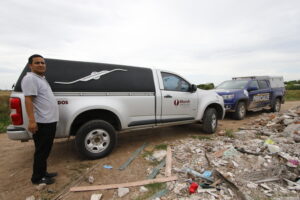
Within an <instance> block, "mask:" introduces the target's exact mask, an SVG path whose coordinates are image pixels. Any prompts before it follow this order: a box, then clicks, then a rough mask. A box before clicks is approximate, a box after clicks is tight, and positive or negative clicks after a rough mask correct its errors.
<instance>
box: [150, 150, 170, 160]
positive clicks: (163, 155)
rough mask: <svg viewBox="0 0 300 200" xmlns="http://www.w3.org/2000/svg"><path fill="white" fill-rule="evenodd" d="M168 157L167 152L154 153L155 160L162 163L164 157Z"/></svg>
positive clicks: (158, 151)
mask: <svg viewBox="0 0 300 200" xmlns="http://www.w3.org/2000/svg"><path fill="white" fill-rule="evenodd" d="M166 155H167V151H166V150H157V151H154V152H153V155H152V156H153V157H154V159H155V160H157V161H159V162H160V161H162V160H163V159H164V157H165V156H166Z"/></svg>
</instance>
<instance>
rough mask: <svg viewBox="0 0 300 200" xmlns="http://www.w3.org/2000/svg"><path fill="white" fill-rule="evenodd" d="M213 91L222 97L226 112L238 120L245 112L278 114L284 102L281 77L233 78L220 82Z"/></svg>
mask: <svg viewBox="0 0 300 200" xmlns="http://www.w3.org/2000/svg"><path fill="white" fill-rule="evenodd" d="M215 91H216V92H217V93H218V94H219V95H221V96H222V97H223V99H224V105H225V109H226V111H227V112H232V113H233V118H235V119H238V120H240V119H243V118H244V117H245V116H246V112H247V111H259V110H262V109H269V110H271V111H272V112H279V111H280V108H281V104H282V103H284V100H285V98H284V97H285V88H284V82H283V77H278V76H252V77H235V78H232V80H228V81H224V82H222V83H221V84H220V85H218V86H217V87H216V88H215Z"/></svg>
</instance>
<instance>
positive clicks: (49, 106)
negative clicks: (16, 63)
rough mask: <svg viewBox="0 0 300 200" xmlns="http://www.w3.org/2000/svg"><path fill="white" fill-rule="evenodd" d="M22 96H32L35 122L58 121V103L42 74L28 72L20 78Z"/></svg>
mask: <svg viewBox="0 0 300 200" xmlns="http://www.w3.org/2000/svg"><path fill="white" fill-rule="evenodd" d="M21 87H22V91H23V94H24V96H34V98H33V106H34V117H35V121H36V122H37V123H52V122H57V121H58V105H57V101H56V99H55V97H54V95H53V92H52V90H51V87H50V85H49V83H48V82H47V80H46V79H45V77H44V76H39V75H37V74H35V73H33V72H28V73H27V74H26V76H24V78H23V79H22V82H21Z"/></svg>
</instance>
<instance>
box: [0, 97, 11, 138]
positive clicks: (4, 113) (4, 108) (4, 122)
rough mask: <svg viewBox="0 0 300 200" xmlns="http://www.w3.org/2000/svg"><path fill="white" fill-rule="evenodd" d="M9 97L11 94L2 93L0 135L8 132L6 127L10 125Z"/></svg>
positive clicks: (0, 101)
mask: <svg viewBox="0 0 300 200" xmlns="http://www.w3.org/2000/svg"><path fill="white" fill-rule="evenodd" d="M9 95H10V92H3V91H0V133H4V132H6V127H7V126H8V125H9V124H10V119H9V114H10V110H9V105H8V101H9Z"/></svg>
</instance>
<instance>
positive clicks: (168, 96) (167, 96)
mask: <svg viewBox="0 0 300 200" xmlns="http://www.w3.org/2000/svg"><path fill="white" fill-rule="evenodd" d="M164 98H172V96H171V95H169V94H168V95H166V96H164Z"/></svg>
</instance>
